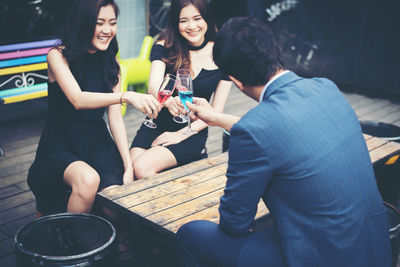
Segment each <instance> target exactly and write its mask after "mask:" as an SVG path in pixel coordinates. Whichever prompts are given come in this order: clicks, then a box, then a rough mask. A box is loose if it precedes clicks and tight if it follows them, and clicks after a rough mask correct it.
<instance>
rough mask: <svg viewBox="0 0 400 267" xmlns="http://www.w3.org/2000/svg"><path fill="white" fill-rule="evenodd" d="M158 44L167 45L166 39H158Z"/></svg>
mask: <svg viewBox="0 0 400 267" xmlns="http://www.w3.org/2000/svg"><path fill="white" fill-rule="evenodd" d="M156 44H158V45H162V46H164V45H165V40H158V41H157V42H156Z"/></svg>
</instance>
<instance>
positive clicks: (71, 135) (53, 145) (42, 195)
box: [28, 51, 123, 214]
mask: <svg viewBox="0 0 400 267" xmlns="http://www.w3.org/2000/svg"><path fill="white" fill-rule="evenodd" d="M102 55H103V54H102V52H99V51H98V52H96V53H95V54H90V53H87V54H86V55H85V56H84V58H83V60H82V61H81V62H79V69H78V68H74V67H73V66H72V67H71V71H72V73H73V75H74V77H79V78H77V80H78V83H79V86H80V88H81V89H82V91H88V92H101V93H106V92H110V91H109V90H108V89H107V87H106V83H105V81H104V79H103V77H104V74H103V73H104V70H103V68H102V66H104V65H103V59H102ZM48 105H49V109H48V119H47V122H46V125H45V126H44V129H43V132H42V136H41V138H40V142H39V146H38V149H37V152H36V158H35V161H34V162H33V164H32V166H31V167H30V169H29V173H28V184H29V187H30V188H31V190H32V192H33V193H34V195H35V197H36V205H37V209H38V210H39V211H40V212H41V213H43V214H50V213H55V212H63V211H65V208H66V203H67V200H68V196H67V195H65V192H66V185H65V184H64V182H63V174H64V171H65V169H66V168H67V167H68V165H69V164H71V163H72V162H74V161H84V162H86V163H87V164H89V165H90V166H91V167H92V168H94V169H95V170H96V171H97V173H98V174H99V176H100V185H99V190H100V189H103V188H106V187H108V186H111V185H121V184H122V176H123V164H122V160H121V156H120V154H119V152H118V149H117V147H116V145H115V143H114V141H113V139H112V138H111V136H110V133H109V131H108V129H107V126H106V124H105V122H104V120H103V115H104V111H105V108H97V109H86V110H76V109H75V108H74V107H73V106H72V104H71V103H70V102H69V101H68V99H67V98H66V96H65V95H64V93H63V91H62V90H61V88H60V87H59V85H58V84H57V82H53V83H50V82H49V83H48Z"/></svg>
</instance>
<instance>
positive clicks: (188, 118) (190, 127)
mask: <svg viewBox="0 0 400 267" xmlns="http://www.w3.org/2000/svg"><path fill="white" fill-rule="evenodd" d="M187 120H188V129H189V131H191V130H192V125H191V122H190V111H189V112H188V114H187Z"/></svg>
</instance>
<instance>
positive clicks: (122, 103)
mask: <svg viewBox="0 0 400 267" xmlns="http://www.w3.org/2000/svg"><path fill="white" fill-rule="evenodd" d="M125 94H126V92H123V93H122V95H121V97H120V98H119V103H120V104H121V106H126V103H124V102H122V98H123V97H124V95H125Z"/></svg>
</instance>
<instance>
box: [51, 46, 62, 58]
mask: <svg viewBox="0 0 400 267" xmlns="http://www.w3.org/2000/svg"><path fill="white" fill-rule="evenodd" d="M63 50H64V47H63V46H55V47H53V48H51V49H50V50H49V52H48V53H47V60H49V59H50V60H52V59H59V58H63V57H64V56H63V53H62V51H63Z"/></svg>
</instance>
